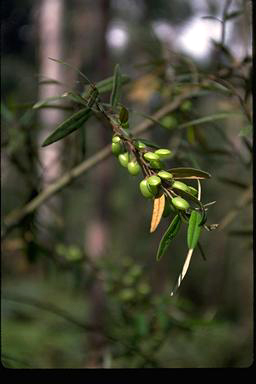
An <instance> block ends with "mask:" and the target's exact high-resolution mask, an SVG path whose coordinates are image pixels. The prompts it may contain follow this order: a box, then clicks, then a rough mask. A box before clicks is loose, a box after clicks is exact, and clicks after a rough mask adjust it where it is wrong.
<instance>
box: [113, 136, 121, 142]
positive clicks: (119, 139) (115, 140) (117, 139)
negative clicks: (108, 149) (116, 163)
mask: <svg viewBox="0 0 256 384" xmlns="http://www.w3.org/2000/svg"><path fill="white" fill-rule="evenodd" d="M121 141H122V140H121V137H119V136H113V137H112V143H121Z"/></svg>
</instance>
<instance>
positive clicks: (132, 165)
mask: <svg viewBox="0 0 256 384" xmlns="http://www.w3.org/2000/svg"><path fill="white" fill-rule="evenodd" d="M127 168H128V171H129V173H130V174H131V175H133V176H136V175H138V173H140V166H139V164H138V163H137V161H133V160H132V161H130V162H129V163H128V167H127Z"/></svg>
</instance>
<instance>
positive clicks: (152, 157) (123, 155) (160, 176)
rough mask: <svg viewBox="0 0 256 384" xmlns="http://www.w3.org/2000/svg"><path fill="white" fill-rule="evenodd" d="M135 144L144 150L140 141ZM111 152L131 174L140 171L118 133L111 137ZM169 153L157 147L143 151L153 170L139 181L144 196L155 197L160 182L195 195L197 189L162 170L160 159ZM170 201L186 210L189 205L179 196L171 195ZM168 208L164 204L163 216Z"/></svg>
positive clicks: (167, 150) (169, 208)
mask: <svg viewBox="0 0 256 384" xmlns="http://www.w3.org/2000/svg"><path fill="white" fill-rule="evenodd" d="M135 145H136V147H137V148H138V149H139V150H144V151H145V148H146V145H145V144H144V143H143V142H142V141H139V140H138V141H136V144H135ZM112 153H113V154H114V155H115V156H116V157H118V161H119V163H120V164H121V165H122V166H123V167H125V168H127V169H128V172H129V173H130V174H131V175H133V176H136V175H138V174H139V173H140V171H141V167H140V165H139V164H138V162H137V160H136V159H132V158H131V155H130V154H129V152H127V151H125V150H124V147H123V143H122V139H121V138H120V137H119V136H118V135H115V136H113V138H112ZM170 155H171V151H170V150H169V149H165V148H161V149H157V150H156V151H154V152H150V151H148V152H144V153H143V157H144V159H145V160H146V161H147V162H148V165H149V167H150V168H151V169H153V170H154V172H155V174H154V175H151V176H149V177H146V178H144V179H143V180H142V181H141V182H140V185H139V187H140V191H141V194H142V195H143V196H144V197H145V198H147V199H153V198H155V197H157V196H158V195H159V191H160V186H161V184H162V182H170V185H169V186H170V187H171V189H174V190H177V191H184V192H186V193H189V194H191V195H193V196H197V190H196V189H195V188H194V187H191V186H188V185H186V184H185V183H182V182H180V181H177V180H174V178H173V175H172V174H171V173H170V172H167V171H165V170H163V168H164V164H163V161H162V160H164V159H166V158H168V157H170ZM156 172H157V173H156ZM171 203H172V205H173V206H174V207H175V208H176V209H180V210H186V209H188V208H189V207H190V205H189V203H188V202H187V201H186V200H185V199H183V198H182V197H180V196H175V197H173V198H172V199H171ZM170 210H171V207H170V206H169V207H168V204H165V212H164V216H165V215H167V211H168V212H169V211H170Z"/></svg>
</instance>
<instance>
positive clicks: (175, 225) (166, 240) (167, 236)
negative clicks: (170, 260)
mask: <svg viewBox="0 0 256 384" xmlns="http://www.w3.org/2000/svg"><path fill="white" fill-rule="evenodd" d="M180 225H181V219H180V216H179V215H176V216H175V217H174V219H173V220H172V222H171V224H170V225H169V227H168V228H167V230H166V232H165V233H164V235H163V237H162V239H161V241H160V244H159V247H158V250H157V255H156V259H157V261H159V260H160V259H161V257H162V256H163V255H164V253H165V252H166V251H167V249H168V248H169V246H170V244H171V242H172V240H173V239H174V238H175V236H176V235H177V233H178V232H179V229H180Z"/></svg>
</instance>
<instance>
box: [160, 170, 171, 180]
mask: <svg viewBox="0 0 256 384" xmlns="http://www.w3.org/2000/svg"><path fill="white" fill-rule="evenodd" d="M158 176H159V177H161V179H164V180H170V179H172V178H173V175H172V174H171V173H170V172H167V171H160V172H158Z"/></svg>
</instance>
